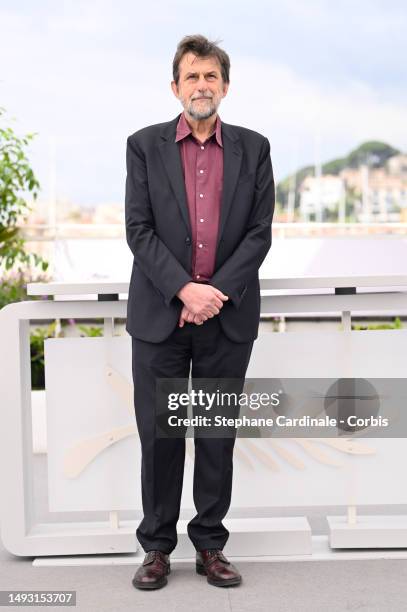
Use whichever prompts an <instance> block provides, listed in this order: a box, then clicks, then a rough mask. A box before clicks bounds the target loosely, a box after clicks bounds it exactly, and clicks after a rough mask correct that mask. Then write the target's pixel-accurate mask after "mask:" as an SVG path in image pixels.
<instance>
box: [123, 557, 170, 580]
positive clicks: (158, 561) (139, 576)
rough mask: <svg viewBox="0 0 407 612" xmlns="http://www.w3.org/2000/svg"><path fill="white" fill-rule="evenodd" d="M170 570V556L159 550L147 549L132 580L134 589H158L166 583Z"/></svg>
mask: <svg viewBox="0 0 407 612" xmlns="http://www.w3.org/2000/svg"><path fill="white" fill-rule="evenodd" d="M170 571H171V568H170V556H169V555H167V554H166V553H163V552H161V550H149V551H148V553H147V554H146V556H145V557H144V561H143V564H142V565H140V567H139V568H138V570H137V572H136V573H135V575H134V578H133V580H132V583H133V586H135V587H136V589H160V588H161V587H163V586H165V585H166V584H167V574H169V573H170Z"/></svg>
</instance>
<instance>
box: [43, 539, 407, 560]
mask: <svg viewBox="0 0 407 612" xmlns="http://www.w3.org/2000/svg"><path fill="white" fill-rule="evenodd" d="M176 552H177V549H175V551H174V552H173V554H172V555H171V563H173V562H176V563H193V562H194V561H195V557H194V556H190V557H188V558H184V559H182V558H178V557H177V555H176ZM224 553H225V555H226V556H227V558H228V559H229V560H230V561H232V562H236V563H245V562H257V563H287V562H290V561H291V562H293V561H358V560H359V561H362V560H371V559H407V550H395V549H390V550H384V549H382V550H367V551H359V550H346V551H342V550H332V549H331V548H330V546H329V537H328V536H326V535H320V536H312V554H310V555H263V556H260V555H259V556H250V557H249V556H244V555H240V556H233V555H231V554H229V545H228V544H227V545H226V547H225V549H224ZM143 559H144V552H143V551H139V552H138V553H135V554H127V555H86V556H85V555H81V556H76V557H74V556H72V557H38V558H36V559H34V560H33V563H32V564H33V565H34V566H36V567H47V566H84V565H87V566H89V565H90V566H92V565H134V566H136V565H138V564H139V563H140V562H141V561H142V560H143Z"/></svg>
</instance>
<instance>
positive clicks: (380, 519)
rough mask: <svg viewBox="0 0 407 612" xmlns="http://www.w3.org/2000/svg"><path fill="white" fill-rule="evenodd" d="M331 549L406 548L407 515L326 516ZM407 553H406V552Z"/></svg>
mask: <svg viewBox="0 0 407 612" xmlns="http://www.w3.org/2000/svg"><path fill="white" fill-rule="evenodd" d="M327 521H328V526H329V534H328V537H329V543H330V546H331V548H393V547H394V548H407V515H392V516H384V515H375V516H369V515H368V516H359V515H358V516H357V519H356V523H354V524H350V523H348V521H347V517H346V516H328V517H327ZM406 553H407V551H406Z"/></svg>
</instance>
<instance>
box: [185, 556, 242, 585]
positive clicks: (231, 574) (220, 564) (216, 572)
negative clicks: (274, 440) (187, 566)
mask: <svg viewBox="0 0 407 612" xmlns="http://www.w3.org/2000/svg"><path fill="white" fill-rule="evenodd" d="M196 571H197V573H198V574H202V576H207V581H208V583H209V584H212V585H213V586H219V587H225V586H234V585H237V584H240V583H241V582H242V577H241V575H240V574H239V572H238V570H237V569H236V567H235V566H234V565H232V563H230V561H228V560H227V559H226V557H225V555H224V554H223V552H222V551H221V550H220V549H218V548H210V549H207V550H201V551H197V553H196Z"/></svg>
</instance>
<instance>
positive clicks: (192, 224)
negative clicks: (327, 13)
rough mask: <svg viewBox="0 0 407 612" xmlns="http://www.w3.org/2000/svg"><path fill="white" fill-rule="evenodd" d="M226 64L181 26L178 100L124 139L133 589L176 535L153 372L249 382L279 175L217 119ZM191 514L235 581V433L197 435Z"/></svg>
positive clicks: (212, 575) (204, 566) (178, 463)
mask: <svg viewBox="0 0 407 612" xmlns="http://www.w3.org/2000/svg"><path fill="white" fill-rule="evenodd" d="M229 70H230V60H229V57H228V55H227V54H226V53H225V51H223V50H222V49H220V48H219V47H218V46H217V44H216V43H215V42H210V41H208V40H207V39H206V38H205V37H204V36H201V35H195V36H186V37H184V38H183V39H182V40H181V42H180V43H179V45H178V48H177V51H176V54H175V57H174V60H173V81H172V82H171V87H172V91H173V93H174V95H175V96H176V97H177V98H178V99H179V100H180V102H181V104H182V106H183V108H184V110H183V112H182V113H181V114H179V115H178V116H177V117H176V118H175V119H173V120H171V121H168V122H166V123H161V124H156V125H151V126H148V127H145V128H143V129H140V130H138V131H137V132H135V133H134V134H132V135H131V136H129V138H128V139H127V180H126V205H125V216H126V238H127V243H128V245H129V247H130V249H131V251H132V253H133V255H134V263H133V269H132V274H131V281H130V287H129V296H128V309H127V324H126V330H127V331H128V332H129V334H130V335H131V336H132V369H133V382H134V404H135V414H136V419H137V426H138V431H139V435H140V441H141V449H142V468H141V486H142V502H143V513H144V517H143V520H142V521H141V523H140V525H139V527H138V529H137V532H136V533H137V538H138V540H139V542H140V544H141V545H142V547H143V549H144V551H145V552H146V555H145V559H144V562H143V564H142V565H141V566H140V567H139V568H138V570H137V572H136V574H135V576H134V578H133V585H134V586H135V587H136V588H141V589H155V588H160V587H162V586H164V585H165V584H167V575H168V574H169V573H170V554H171V552H172V551H173V550H174V548H175V546H176V544H177V530H176V525H177V521H178V518H179V512H180V500H181V494H182V482H183V473H184V461H185V438H182V437H178V438H170V437H168V438H159V437H156V436H155V425H156V423H155V400H156V397H155V391H156V387H155V385H156V378H182V379H188V377H189V374H190V367H191V363H192V369H191V376H192V377H193V378H228V377H229V378H232V379H234V378H236V379H244V376H245V373H246V370H247V366H248V363H249V359H250V354H251V350H252V346H253V341H254V340H255V339H256V338H257V334H258V327H259V319H260V289H259V280H258V270H259V267H260V265H261V263H262V262H263V260H264V258H265V256H266V254H267V252H268V250H269V248H270V245H271V223H272V218H273V212H274V200H275V191H274V179H273V171H272V164H271V159H270V144H269V141H268V140H267V138H265V137H264V136H262V135H261V134H259V133H257V132H255V131H252V130H249V129H246V128H243V127H240V126H235V125H229V124H227V123H224V122H221V120H220V117H219V115H218V114H217V109H218V107H219V104H220V102H221V100H222V98H224V97H225V96H226V94H227V91H228V87H229ZM194 443H195V465H194V485H193V492H194V502H195V507H196V511H197V514H196V516H195V517H194V518H193V519H192V520H191V521H190V522H189V524H188V536H189V537H190V539H191V541H192V543H193V545H194V547H195V550H196V570H197V572H198V573H199V574H202V575H205V576H207V581H208V583H209V584H211V585H214V586H231V585H237V584H240V582H241V580H242V578H241V575H240V573H239V572H238V570H237V569H236V567H235V566H234V565H232V564H231V563H230V562H229V561H228V560H227V558H226V557H225V556H224V554H223V552H222V551H223V548H224V546H225V544H226V542H227V540H228V537H229V532H228V530H227V529H226V528H225V526H224V525H223V524H222V520H223V519H224V517H225V516H226V514H227V511H228V509H229V506H230V500H231V493H232V472H233V448H234V443H235V438H234V437H233V436H231V437H228V438H206V437H195V440H194Z"/></svg>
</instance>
